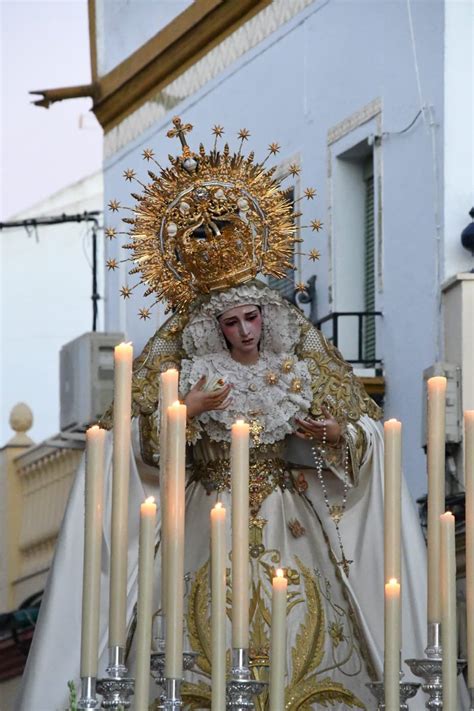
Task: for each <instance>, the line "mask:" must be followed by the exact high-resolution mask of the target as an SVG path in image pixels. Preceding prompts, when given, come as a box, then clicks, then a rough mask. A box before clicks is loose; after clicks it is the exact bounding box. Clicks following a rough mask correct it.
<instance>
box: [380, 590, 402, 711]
mask: <svg viewBox="0 0 474 711" xmlns="http://www.w3.org/2000/svg"><path fill="white" fill-rule="evenodd" d="M400 613H401V609H400V583H399V582H398V580H396V579H395V578H392V579H391V580H389V582H388V583H386V584H385V615H384V620H385V644H384V672H383V681H384V690H385V709H386V711H399V709H400V646H401V644H400V626H401V614H400Z"/></svg>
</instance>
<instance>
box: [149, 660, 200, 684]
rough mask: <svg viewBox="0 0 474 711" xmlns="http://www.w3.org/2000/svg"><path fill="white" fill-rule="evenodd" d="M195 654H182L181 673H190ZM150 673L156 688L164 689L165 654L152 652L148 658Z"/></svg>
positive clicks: (194, 661)
mask: <svg viewBox="0 0 474 711" xmlns="http://www.w3.org/2000/svg"><path fill="white" fill-rule="evenodd" d="M197 656H198V654H197V652H183V671H191V669H193V668H194V665H195V663H196V657H197ZM150 673H151V675H152V677H153V679H154V680H155V683H156V684H157V686H161V687H163V689H164V685H165V681H166V677H165V653H164V652H152V653H151V656H150Z"/></svg>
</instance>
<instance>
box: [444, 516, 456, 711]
mask: <svg viewBox="0 0 474 711" xmlns="http://www.w3.org/2000/svg"><path fill="white" fill-rule="evenodd" d="M454 523H455V521H454V516H453V514H452V513H451V512H450V511H447V512H446V513H445V514H442V515H441V516H440V534H441V535H440V538H441V565H440V568H441V644H442V648H443V709H444V711H458V706H457V618H456V550H455V540H454Z"/></svg>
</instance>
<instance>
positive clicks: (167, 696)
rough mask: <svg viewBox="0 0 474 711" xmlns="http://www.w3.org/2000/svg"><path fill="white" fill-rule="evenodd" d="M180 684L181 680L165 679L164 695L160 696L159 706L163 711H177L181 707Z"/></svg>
mask: <svg viewBox="0 0 474 711" xmlns="http://www.w3.org/2000/svg"><path fill="white" fill-rule="evenodd" d="M181 682H182V679H165V684H164V688H165V693H164V694H163V696H162V705H161V706H160V708H162V709H164V711H176V710H177V711H179V709H180V708H181V707H182V705H183V702H182V701H181Z"/></svg>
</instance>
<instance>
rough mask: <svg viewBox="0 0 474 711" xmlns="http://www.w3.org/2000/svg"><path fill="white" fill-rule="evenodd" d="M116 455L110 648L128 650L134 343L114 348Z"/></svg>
mask: <svg viewBox="0 0 474 711" xmlns="http://www.w3.org/2000/svg"><path fill="white" fill-rule="evenodd" d="M114 360H115V373H114V432H113V437H114V453H113V481H112V536H111V556H110V557H111V562H110V603H109V646H110V647H115V646H118V647H125V642H126V614H127V612H126V610H127V555H128V493H129V491H128V490H129V480H130V425H131V402H132V360H133V349H132V345H131V343H121V344H120V345H119V346H116V348H115V357H114Z"/></svg>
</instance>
